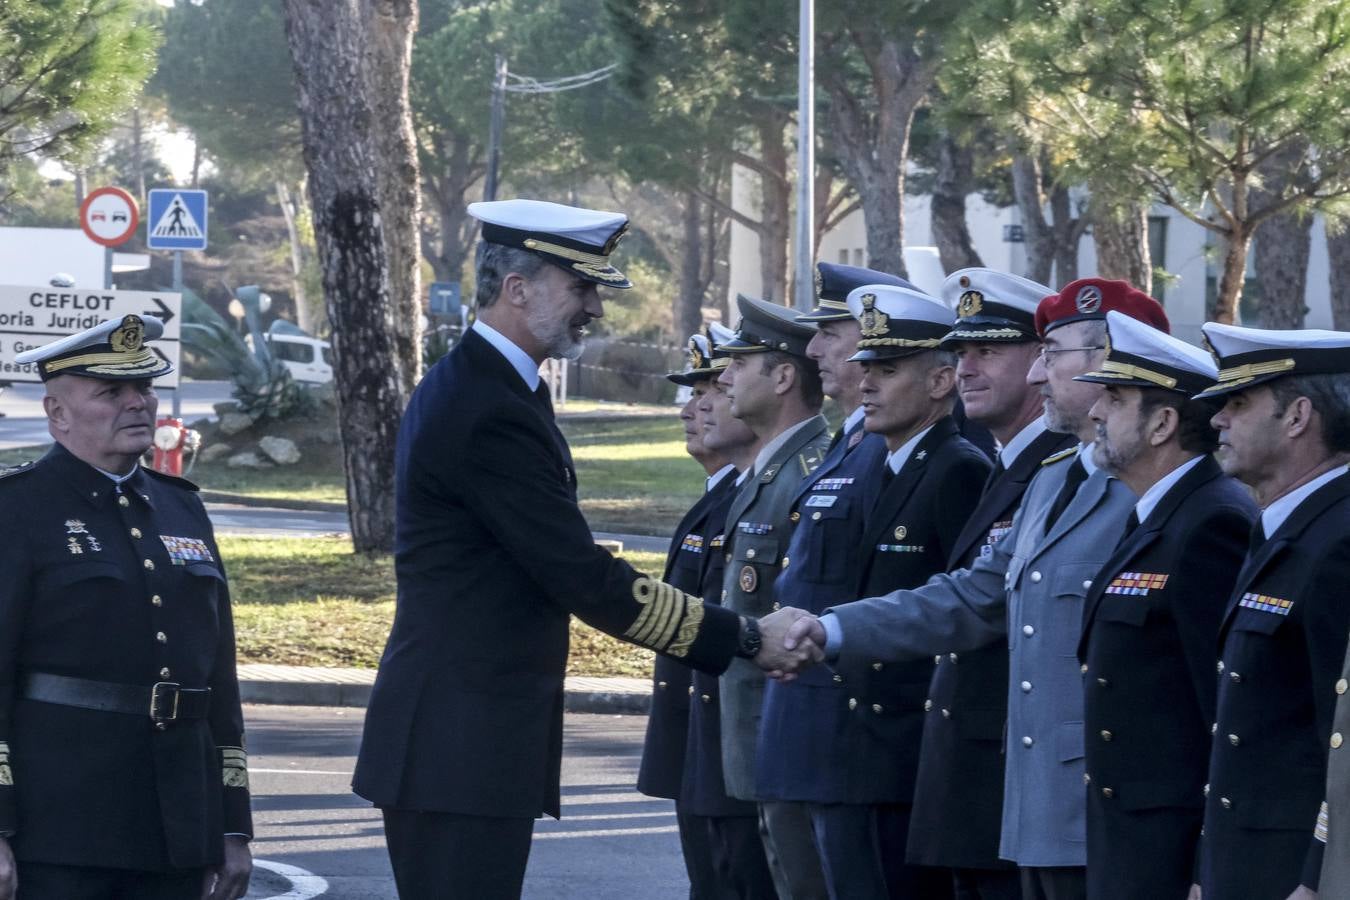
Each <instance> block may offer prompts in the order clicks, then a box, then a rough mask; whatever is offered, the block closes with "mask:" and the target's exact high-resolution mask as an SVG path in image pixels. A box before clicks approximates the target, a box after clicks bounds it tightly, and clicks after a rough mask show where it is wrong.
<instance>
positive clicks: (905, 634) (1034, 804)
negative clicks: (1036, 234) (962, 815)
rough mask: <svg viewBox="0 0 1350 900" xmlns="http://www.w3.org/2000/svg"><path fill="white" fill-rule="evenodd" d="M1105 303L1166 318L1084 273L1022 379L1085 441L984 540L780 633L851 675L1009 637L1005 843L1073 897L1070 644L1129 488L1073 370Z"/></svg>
mask: <svg viewBox="0 0 1350 900" xmlns="http://www.w3.org/2000/svg"><path fill="white" fill-rule="evenodd" d="M1110 310H1116V311H1118V312H1120V313H1122V314H1124V315H1126V316H1129V317H1131V318H1134V319H1138V320H1139V321H1142V322H1145V323H1147V324H1149V325H1152V326H1153V327H1155V328H1159V329H1161V330H1164V331H1166V330H1167V329H1168V323H1167V316H1166V314H1165V313H1164V312H1163V310H1162V307H1161V306H1159V305H1158V303H1157V301H1155V300H1154V299H1153V298H1152V297H1150V296H1148V295H1147V294H1145V293H1143V292H1142V291H1139V290H1137V289H1135V288H1133V287H1131V286H1130V285H1129V284H1128V283H1126V282H1124V281H1109V280H1106V279H1102V278H1084V279H1080V280H1079V281H1075V282H1073V283H1072V284H1070V285H1068V286H1067V287H1065V288H1064V289H1063V290H1061V291H1060V292H1059V293H1058V294H1054V295H1051V296H1049V297H1047V298H1045V299H1044V300H1042V301H1041V303H1040V305H1039V306H1038V307H1037V308H1036V330H1037V332H1038V334H1039V335H1040V337H1041V340H1042V341H1043V346H1042V349H1041V355H1040V358H1039V359H1038V360H1037V361H1036V362H1034V363H1033V364H1032V367H1031V370H1030V372H1029V373H1028V374H1027V382H1028V383H1029V384H1031V385H1033V386H1035V387H1037V388H1038V389H1039V390H1040V392H1041V395H1042V396H1043V397H1044V402H1045V421H1046V424H1047V426H1048V427H1049V428H1050V429H1051V430H1054V431H1059V432H1063V433H1065V434H1073V435H1076V436H1077V437H1078V439H1079V441H1080V442H1081V443H1080V445H1079V446H1078V447H1074V448H1071V449H1069V450H1066V451H1063V452H1061V453H1057V454H1055V455H1053V456H1051V457H1049V458H1047V459H1046V460H1045V461H1044V462H1043V463H1042V466H1041V470H1040V472H1039V473H1038V474H1037V475H1036V476H1035V477H1034V478H1033V479H1032V481H1031V484H1030V485H1029V486H1028V487H1027V490H1026V493H1025V494H1024V495H1023V500H1022V505H1021V507H1020V508H1019V509H1018V511H1017V513H1016V515H1015V516H1014V518H1013V523H1012V527H1011V528H1010V529H1009V530H1008V532H1007V533H1006V534H1005V535H1004V536H1003V538H1002V539H1001V540H1000V541H999V542H998V543H997V544H995V545H994V547H993V550H992V552H991V553H989V554H988V555H985V556H983V557H982V558H980V559H979V560H977V561H976V562H975V563H974V564H973V565H972V566H971V568H969V569H963V570H960V571H957V572H954V573H951V574H949V575H937V576H935V577H934V578H932V579H931V580H930V581H929V582H928V583H927V584H925V585H924V586H923V587H920V588H918V589H916V590H912V591H895V592H893V593H890V594H887V595H886V596H884V597H875V598H871V599H866V600H859V601H857V602H854V603H848V604H845V605H843V606H836V607H834V608H833V609H830V610H828V611H826V613H825V614H824V615H822V616H821V617H820V618H819V619H817V618H815V617H813V616H809V615H803V617H802V618H801V619H799V620H798V621H797V622H796V623H794V625H793V627H792V628H791V629H790V630H789V632H788V637H787V641H788V643H789V645H792V646H795V643H794V642H795V641H797V640H803V639H810V640H812V641H814V642H816V643H817V644H820V645H823V646H824V647H825V656H826V659H827V660H831V661H832V662H833V665H834V667H835V669H836V671H839V672H843V673H845V676H846V677H847V672H846V671H845V670H855V669H857V668H859V667H865V666H869V665H873V664H875V663H878V662H880V663H888V662H899V661H902V660H910V659H916V658H921V657H925V656H932V655H933V654H938V653H942V654H956V653H960V652H964V651H971V650H976V649H979V648H981V647H984V646H987V645H989V644H992V643H994V642H996V641H1007V642H1008V646H1009V688H1008V719H1007V729H1006V734H1007V738H1006V741H1005V746H1004V768H1005V775H1006V777H1005V779H1004V789H1003V823H1002V828H1001V835H1000V847H999V855H1000V856H1001V857H1003V858H1004V859H1008V860H1011V861H1013V862H1014V863H1016V864H1017V866H1018V867H1019V869H1020V870H1021V871H1020V875H1021V883H1022V896H1023V898H1024V900H1081V898H1084V897H1086V893H1087V892H1086V877H1085V876H1086V869H1085V866H1086V863H1087V859H1086V849H1085V847H1086V843H1085V838H1086V835H1085V818H1086V802H1085V794H1084V789H1083V740H1084V736H1083V685H1082V674H1081V672H1080V671H1079V665H1078V660H1077V659H1076V658H1075V653H1076V650H1077V646H1078V638H1079V632H1080V628H1081V623H1082V617H1083V599H1084V596H1085V595H1086V594H1087V592H1088V589H1089V588H1090V587H1091V586H1092V579H1093V576H1095V575H1096V573H1097V570H1098V569H1100V568H1101V567H1102V564H1103V563H1105V562H1106V559H1107V557H1108V556H1109V555H1110V554H1111V551H1112V549H1113V548H1114V547H1115V546H1116V543H1117V541H1118V539H1119V537H1120V535H1121V533H1122V532H1123V531H1124V529H1125V524H1126V519H1127V517H1128V516H1129V513H1130V509H1131V508H1132V507H1133V506H1134V503H1135V500H1136V497H1135V496H1134V494H1133V493H1131V492H1130V490H1129V489H1128V488H1126V487H1125V485H1124V484H1122V483H1121V482H1120V481H1118V480H1116V479H1114V478H1112V477H1110V476H1109V475H1108V474H1107V472H1106V471H1105V470H1104V469H1099V468H1097V466H1096V465H1095V464H1094V463H1093V461H1092V442H1093V441H1094V440H1095V438H1096V427H1095V424H1094V423H1093V421H1092V419H1091V418H1090V417H1089V416H1088V410H1090V409H1091V408H1092V405H1093V403H1095V402H1096V400H1097V397H1098V396H1099V395H1100V393H1101V392H1102V390H1103V388H1102V386H1101V385H1098V384H1089V383H1084V382H1080V381H1074V377H1075V376H1077V375H1082V374H1084V373H1086V372H1089V371H1093V370H1095V369H1097V368H1099V367H1100V365H1101V363H1102V361H1103V360H1104V358H1105V355H1106V354H1105V347H1106V313H1107V312H1108V311H1110ZM1005 623H1006V624H1005ZM787 677H790V675H789V676H787ZM928 714H929V715H946V716H952V715H953V712H952V711H951V710H947V709H930V710H929V711H928ZM958 714H959V711H958Z"/></svg>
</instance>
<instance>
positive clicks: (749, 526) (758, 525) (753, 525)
mask: <svg viewBox="0 0 1350 900" xmlns="http://www.w3.org/2000/svg"><path fill="white" fill-rule="evenodd" d="M736 528H737V529H738V530H739V531H740V532H741V534H768V533H769V532H770V531H773V526H772V525H770V524H769V523H768V522H739V523H737V525H736Z"/></svg>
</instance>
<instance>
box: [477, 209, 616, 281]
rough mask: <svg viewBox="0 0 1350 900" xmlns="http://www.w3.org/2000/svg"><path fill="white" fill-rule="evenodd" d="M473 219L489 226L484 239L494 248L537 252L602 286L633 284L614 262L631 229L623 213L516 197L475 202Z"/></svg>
mask: <svg viewBox="0 0 1350 900" xmlns="http://www.w3.org/2000/svg"><path fill="white" fill-rule="evenodd" d="M469 215H471V216H473V217H474V218H475V219H477V220H479V221H480V222H482V223H483V240H485V241H487V242H488V243H490V244H501V245H503V246H506V247H516V248H519V249H522V250H529V251H531V252H533V253H537V254H538V255H539V256H542V257H543V258H544V259H546V260H548V261H549V262H551V263H553V264H554V265H555V266H559V267H561V268H563V269H566V270H567V271H569V272H571V273H573V274H574V275H576V276H578V277H580V278H584V279H586V280H587V281H594V282H595V283H596V284H603V285H607V286H609V287H612V288H630V287H632V286H633V283H632V282H630V281H629V280H628V278H627V277H626V276H625V275H624V274H623V273H622V272H620V271H619V270H618V269H616V268H614V267H613V266H612V265H610V264H609V255H610V254H611V253H613V252H614V247H615V245H616V244H618V243H619V241H620V239H622V238H623V236H624V234H625V233H627V231H628V217H627V216H626V215H624V214H623V213H616V212H602V211H600V210H595V209H581V208H579V207H576V206H563V205H562V204H560V203H548V202H546V201H543V200H521V199H516V200H487V201H480V202H478V203H470V204H469Z"/></svg>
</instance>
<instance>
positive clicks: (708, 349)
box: [666, 322, 736, 386]
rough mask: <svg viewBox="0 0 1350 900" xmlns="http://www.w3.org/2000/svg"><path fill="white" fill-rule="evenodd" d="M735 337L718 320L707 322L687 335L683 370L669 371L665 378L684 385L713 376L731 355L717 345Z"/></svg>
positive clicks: (723, 367) (729, 360)
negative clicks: (687, 346) (701, 328)
mask: <svg viewBox="0 0 1350 900" xmlns="http://www.w3.org/2000/svg"><path fill="white" fill-rule="evenodd" d="M735 337H736V332H734V331H732V330H731V329H730V328H728V327H726V326H725V325H723V324H721V323H720V322H709V323H708V326H707V328H705V329H704V330H703V331H701V332H699V333H698V334H691V335H689V356H688V361H687V362H686V364H685V368H684V371H682V372H670V373H668V374H667V375H666V378H668V379H670V380H671V381H673V382H675V383H676V384H682V385H685V386H692V385H694V384H696V383H698V382H700V381H702V380H704V379H705V378H714V377H716V375H717V373H718V372H721V371H722V370H723V369H725V368H726V367H727V364H728V363H730V362H731V356H730V355H728V354H727V353H726V351H724V350H720V349H718V347H719V345H721V344H725V343H726V342H727V341H730V340H732V339H733V338H735Z"/></svg>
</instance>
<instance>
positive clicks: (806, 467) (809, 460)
mask: <svg viewBox="0 0 1350 900" xmlns="http://www.w3.org/2000/svg"><path fill="white" fill-rule="evenodd" d="M797 461H798V462H799V463H801V466H802V474H803V475H810V474H811V473H812V472H814V471H815V470H816V469H818V468H820V464H821V463H822V462H824V461H825V454H824V453H822V452H821V451H820V449H819V448H817V447H807V448H806V449H805V450H803V451H802V452H801V453H800V454H798V455H797Z"/></svg>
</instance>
